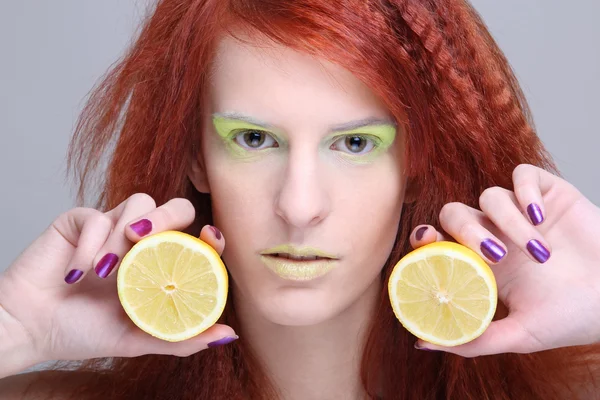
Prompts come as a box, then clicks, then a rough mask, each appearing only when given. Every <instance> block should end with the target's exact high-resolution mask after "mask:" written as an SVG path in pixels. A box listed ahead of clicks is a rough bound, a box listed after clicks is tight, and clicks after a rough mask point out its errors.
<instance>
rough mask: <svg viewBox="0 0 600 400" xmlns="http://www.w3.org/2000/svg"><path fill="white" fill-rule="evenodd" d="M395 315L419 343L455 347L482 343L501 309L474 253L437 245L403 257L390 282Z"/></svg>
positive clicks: (447, 244)
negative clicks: (478, 339)
mask: <svg viewBox="0 0 600 400" xmlns="http://www.w3.org/2000/svg"><path fill="white" fill-rule="evenodd" d="M388 290H389V295H390V301H391V303H392V308H393V310H394V314H396V317H397V318H398V320H399V321H400V323H402V325H403V326H404V327H405V328H406V329H407V330H408V331H410V332H411V333H412V334H413V335H415V336H416V337H418V338H420V339H422V340H424V341H427V342H430V343H434V344H437V345H440V346H457V345H460V344H464V343H467V342H470V341H471V340H474V339H476V338H477V337H479V336H480V335H481V334H482V333H483V332H484V331H485V329H486V328H487V327H488V326H489V324H490V323H491V321H492V318H493V317H494V313H495V311H496V305H497V298H498V293H497V288H496V279H495V278H494V274H493V273H492V270H491V269H490V267H489V266H488V265H487V264H486V263H485V261H484V260H483V259H482V258H481V257H480V256H479V255H478V254H477V253H475V252H474V251H473V250H471V249H469V248H468V247H465V246H463V245H460V244H457V243H453V242H445V241H442V242H435V243H430V244H428V245H425V246H423V247H420V248H418V249H416V250H414V251H412V252H410V253H408V254H407V255H406V256H404V257H403V258H402V259H401V260H400V261H399V262H398V263H397V264H396V265H395V266H394V269H393V271H392V274H391V276H390V280H389V284H388Z"/></svg>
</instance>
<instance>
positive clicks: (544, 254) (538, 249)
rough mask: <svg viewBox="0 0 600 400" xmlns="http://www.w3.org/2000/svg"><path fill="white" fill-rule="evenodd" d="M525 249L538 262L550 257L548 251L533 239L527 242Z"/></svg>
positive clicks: (543, 261)
mask: <svg viewBox="0 0 600 400" xmlns="http://www.w3.org/2000/svg"><path fill="white" fill-rule="evenodd" d="M527 250H529V253H531V255H532V256H533V258H535V259H536V260H537V261H538V262H540V263H542V264H543V263H545V262H546V261H548V259H549V258H550V252H549V251H548V249H546V248H545V247H544V246H543V245H542V244H541V243H540V242H538V241H537V240H535V239H532V240H530V241H529V242H528V243H527Z"/></svg>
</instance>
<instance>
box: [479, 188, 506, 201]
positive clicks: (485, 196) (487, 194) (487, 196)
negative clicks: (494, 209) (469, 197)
mask: <svg viewBox="0 0 600 400" xmlns="http://www.w3.org/2000/svg"><path fill="white" fill-rule="evenodd" d="M503 192H504V189H502V188H501V187H500V186H492V187H489V188H487V189H485V190H484V191H483V192H482V193H481V195H480V196H479V204H481V203H488V202H489V201H491V200H492V199H494V198H496V197H498V196H499V195H500V194H501V193H503Z"/></svg>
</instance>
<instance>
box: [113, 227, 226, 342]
mask: <svg viewBox="0 0 600 400" xmlns="http://www.w3.org/2000/svg"><path fill="white" fill-rule="evenodd" d="M117 290H118V294H119V300H120V301H121V304H122V306H123V309H124V310H125V312H126V313H127V315H128V316H129V318H131V320H132V321H133V322H134V323H135V324H136V325H137V326H138V327H139V328H140V329H142V330H143V331H145V332H147V333H149V334H150V335H152V336H155V337H157V338H160V339H163V340H167V341H170V342H178V341H182V340H185V339H189V338H191V337H193V336H196V335H198V334H199V333H201V332H203V331H204V330H206V329H208V328H209V327H211V326H212V325H214V324H215V323H216V322H217V320H218V319H219V317H220V316H221V314H222V313H223V310H224V309H225V303H226V301H227V290H228V277H227V271H226V269H225V265H224V264H223V262H222V261H221V257H219V254H217V252H216V251H215V250H214V249H213V248H212V247H211V246H210V245H209V244H207V243H205V242H203V241H202V240H200V239H198V238H196V237H194V236H191V235H188V234H185V233H182V232H176V231H166V232H161V233H157V234H155V235H152V236H149V237H147V238H144V239H142V240H140V241H139V242H138V243H136V244H135V245H134V246H133V247H132V248H131V250H130V251H129V252H128V253H127V254H126V255H125V257H123V261H122V262H121V266H120V267H119V270H118V275H117Z"/></svg>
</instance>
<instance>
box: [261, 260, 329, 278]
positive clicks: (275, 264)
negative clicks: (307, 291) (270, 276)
mask: <svg viewBox="0 0 600 400" xmlns="http://www.w3.org/2000/svg"><path fill="white" fill-rule="evenodd" d="M261 259H262V262H263V263H265V265H266V266H267V268H269V269H270V270H271V271H273V272H275V273H276V274H277V275H278V276H279V277H281V278H283V279H286V280H290V281H310V280H312V279H316V278H319V277H321V276H323V275H325V274H327V273H328V272H329V271H331V270H332V269H334V268H335V267H336V266H337V260H331V259H328V260H324V259H320V260H312V261H299V260H291V259H289V258H283V257H274V256H261Z"/></svg>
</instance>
